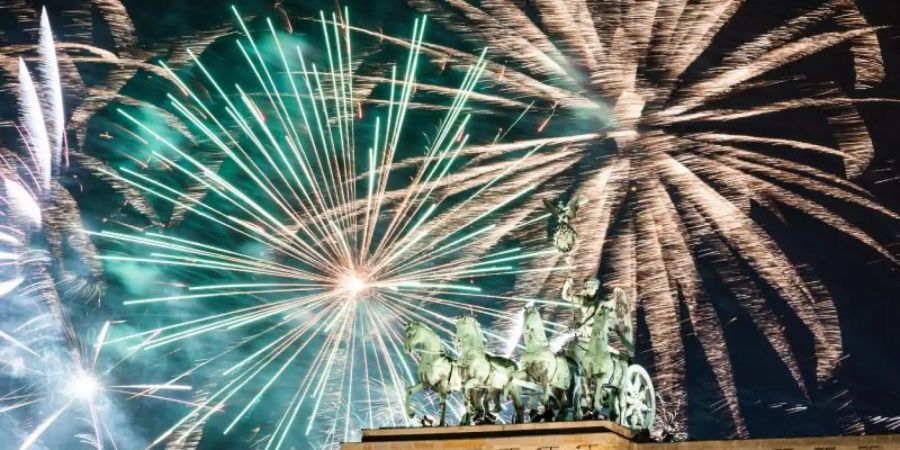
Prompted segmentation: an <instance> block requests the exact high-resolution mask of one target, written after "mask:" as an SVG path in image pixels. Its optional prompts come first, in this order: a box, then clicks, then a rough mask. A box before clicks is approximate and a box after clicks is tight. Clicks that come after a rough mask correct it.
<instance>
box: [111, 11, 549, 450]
mask: <svg viewBox="0 0 900 450" xmlns="http://www.w3.org/2000/svg"><path fill="white" fill-rule="evenodd" d="M235 14H236V15H237V12H236V11H235ZM347 16H348V13H347V12H346V11H344V14H343V16H342V17H341V18H340V19H339V18H338V17H337V16H336V15H332V16H331V18H330V20H326V18H325V17H324V15H322V16H321V17H320V23H321V27H322V40H321V41H320V42H321V44H322V45H321V46H320V48H319V49H318V51H319V59H318V60H316V58H315V57H311V56H309V54H308V53H307V52H306V51H303V50H301V49H300V47H299V46H297V45H295V44H292V43H290V40H289V38H288V37H286V36H283V35H281V34H279V33H278V32H277V30H276V29H275V27H274V26H273V25H272V23H271V22H267V28H266V29H264V30H263V31H262V32H261V34H259V35H256V36H254V35H253V34H252V33H251V32H250V30H249V29H248V28H247V27H246V26H245V25H244V24H243V22H241V24H242V28H243V32H244V35H245V36H244V39H241V40H239V41H238V47H239V50H240V52H241V55H242V56H243V57H244V59H243V61H242V62H241V64H242V65H241V66H240V67H241V69H240V71H239V74H240V75H243V76H244V77H245V78H249V79H250V81H249V82H248V83H249V84H248V86H250V87H245V86H244V85H242V83H237V84H234V85H233V87H226V86H227V85H226V83H224V82H222V81H221V79H220V78H221V77H220V76H214V75H213V73H214V72H215V71H214V70H213V69H212V68H209V67H207V66H206V65H205V64H204V63H203V62H202V61H201V60H200V58H197V57H194V58H193V62H194V65H195V67H196V69H197V71H199V73H201V74H202V78H203V83H204V85H205V86H206V89H208V90H209V91H210V92H212V93H214V96H215V98H210V99H209V100H205V99H203V98H201V96H200V95H198V94H197V92H196V84H194V83H191V82H188V81H185V80H182V79H181V78H179V76H178V75H176V73H175V72H174V71H173V70H172V69H170V68H169V67H166V66H165V65H164V66H163V68H164V70H166V71H167V72H169V73H170V74H171V77H172V79H175V80H179V81H177V85H178V87H179V89H180V92H179V93H178V95H170V96H169V99H170V101H171V106H172V108H173V109H174V110H176V111H177V112H178V113H179V114H180V115H181V117H183V120H184V121H185V122H186V123H189V124H190V126H191V127H192V128H193V129H195V130H196V132H197V134H198V136H202V137H203V139H204V140H205V141H206V142H207V143H208V145H211V146H214V147H215V148H216V149H217V150H218V151H220V152H221V153H222V154H224V155H225V165H223V166H222V169H220V170H218V171H217V170H215V169H213V168H210V167H208V166H206V165H204V164H203V163H202V162H200V161H198V160H196V159H195V158H193V157H192V155H191V152H190V151H188V150H187V149H184V148H182V147H181V146H179V145H178V144H177V142H173V141H171V140H169V139H168V138H167V137H166V135H165V133H164V130H161V129H157V128H154V127H153V126H151V125H148V124H147V123H145V122H144V121H142V120H141V119H140V118H139V117H138V116H137V115H136V114H133V113H129V112H127V111H122V112H121V114H122V117H123V120H124V121H125V122H127V123H129V124H130V126H131V128H132V130H133V131H134V133H135V134H136V135H138V136H141V137H142V138H141V140H143V141H144V142H145V143H147V148H148V149H149V151H150V158H151V160H152V161H153V162H154V163H155V164H159V165H160V166H162V167H165V168H166V169H167V170H166V172H165V174H164V176H156V177H155V176H151V175H145V174H143V173H139V172H137V171H133V170H130V169H128V168H122V169H120V170H119V172H118V173H113V172H109V173H108V175H109V176H110V177H118V179H119V180H120V181H121V182H122V183H127V184H129V185H130V186H132V187H133V188H135V189H138V190H140V191H142V192H145V193H147V194H148V195H149V196H151V197H154V198H155V199H156V200H159V201H162V202H167V203H169V204H171V205H173V206H174V207H177V208H181V209H183V210H185V211H188V214H187V216H186V217H185V220H184V222H183V223H182V224H181V225H180V226H179V227H178V228H177V229H172V230H167V231H165V232H156V231H146V232H143V233H134V232H125V233H123V232H119V231H112V230H105V231H102V232H100V233H99V234H98V236H97V237H98V238H99V239H101V240H103V241H105V242H107V243H109V244H110V245H111V246H113V245H115V244H116V243H120V244H121V246H120V247H117V248H120V249H122V251H121V252H114V251H107V252H105V254H104V256H102V258H103V259H104V260H105V261H106V264H107V268H108V269H110V268H113V267H115V266H116V265H126V264H136V265H138V266H140V267H153V268H156V269H157V270H159V271H164V272H165V273H171V274H174V275H173V276H174V278H169V277H168V276H167V277H164V278H165V280H166V281H165V284H163V283H158V284H156V285H155V286H165V288H164V289H165V290H167V291H168V292H166V293H164V294H162V295H154V296H149V297H145V298H135V299H131V300H128V301H126V302H125V305H127V306H129V307H133V308H134V309H135V311H159V312H163V311H173V312H172V313H168V314H166V315H167V316H168V317H170V318H173V319H174V320H172V321H171V322H169V323H163V324H160V325H159V326H158V327H154V328H152V329H148V330H147V331H144V332H141V333H137V334H133V335H129V336H125V337H123V338H122V339H126V338H138V337H141V338H145V339H146V342H145V348H147V349H153V348H158V347H162V346H173V347H177V346H185V347H186V346H191V345H193V343H195V342H207V343H209V342H212V343H214V344H216V345H215V346H217V347H218V350H217V351H215V352H213V353H212V354H210V355H207V356H206V357H204V359H202V361H201V362H199V363H198V364H197V365H196V366H195V367H192V368H190V369H188V370H187V371H185V372H184V373H183V374H182V376H181V377H179V378H176V379H175V380H173V382H175V381H177V380H178V379H180V378H183V377H189V376H194V375H197V374H207V375H212V374H215V375H214V376H215V377H216V378H217V379H218V380H219V382H218V383H217V386H216V388H215V389H212V390H211V391H210V394H209V395H208V396H206V398H205V400H204V401H203V402H202V404H201V406H200V407H198V408H196V409H194V410H193V411H192V412H190V413H189V414H187V415H186V416H185V417H184V418H182V420H180V421H178V422H177V423H175V424H174V425H173V426H172V427H171V429H170V430H169V431H168V432H166V433H164V434H162V435H161V436H159V438H158V439H157V440H156V441H155V442H153V443H151V446H153V445H156V444H158V443H160V442H164V441H172V440H175V441H178V440H180V439H185V437H186V436H189V435H191V433H192V432H194V431H196V430H197V429H198V427H201V426H202V425H201V424H205V423H206V422H207V421H208V420H209V419H211V418H214V415H215V413H216V412H217V411H220V410H221V409H222V408H224V407H225V405H229V407H228V410H227V412H226V413H225V414H224V419H223V420H225V421H226V423H225V425H224V426H223V428H222V431H223V432H224V433H225V434H229V433H233V432H235V430H236V429H238V427H241V426H246V424H245V423H247V422H251V421H253V420H254V419H255V416H254V415H253V413H254V412H255V413H257V414H263V415H265V414H267V413H268V412H269V411H273V409H272V408H268V410H269V411H266V412H259V409H260V408H259V405H260V404H262V403H273V402H274V403H277V404H278V407H277V408H276V409H274V410H277V411H279V413H278V414H277V415H275V416H274V418H271V419H270V423H271V426H270V427H269V429H270V435H269V437H268V440H267V441H266V443H265V446H264V448H266V449H279V448H286V447H287V446H289V445H290V443H291V439H290V438H289V436H291V433H298V432H302V433H303V434H305V435H311V434H313V435H315V434H318V436H317V437H318V438H319V439H320V441H321V442H326V443H327V442H332V443H334V442H337V441H340V440H349V439H353V438H355V437H356V436H355V435H354V434H353V433H354V432H355V430H356V429H358V425H366V424H368V425H369V426H372V425H374V426H379V425H385V424H389V425H399V424H403V423H407V422H405V419H404V421H401V422H400V423H398V422H397V418H396V417H394V416H390V415H384V414H380V412H379V410H378V409H377V408H375V407H374V406H373V405H377V404H380V403H385V402H386V403H396V402H397V400H396V399H397V398H402V396H403V387H404V386H405V385H408V384H409V383H414V382H415V381H414V370H415V369H414V366H413V365H411V364H410V363H409V359H408V357H407V356H406V355H404V354H403V351H402V347H403V345H402V336H401V335H402V326H403V324H404V322H407V321H412V320H418V321H423V322H426V323H428V324H430V325H431V326H433V327H435V328H436V329H438V330H440V332H441V333H442V335H443V336H444V337H445V338H447V337H449V336H450V334H449V333H450V324H452V321H453V316H456V315H460V314H475V315H477V316H478V317H479V318H481V320H484V321H496V320H499V319H508V318H509V317H511V315H512V313H510V312H507V308H508V307H509V306H510V305H523V304H525V303H529V302H533V303H537V304H542V303H545V304H561V302H559V301H556V300H542V299H535V298H523V297H512V296H503V295H492V294H490V293H487V292H482V289H481V288H480V287H479V283H476V280H478V279H481V278H484V277H502V276H510V277H513V276H515V275H516V274H517V273H518V272H519V267H520V266H521V265H523V264H525V263H526V262H528V261H532V260H536V259H540V258H545V257H546V255H548V254H550V253H552V252H554V251H555V250H553V249H551V248H549V247H544V248H540V249H527V250H524V249H521V248H520V247H518V246H510V245H497V244H498V243H497V239H496V233H498V232H503V233H505V232H509V231H512V230H509V229H505V228H502V227H497V226H496V225H495V221H496V218H497V217H498V216H501V215H503V214H505V213H506V212H507V211H508V210H509V209H511V208H513V207H514V206H515V205H517V204H518V202H519V201H520V199H521V198H522V197H523V196H525V195H527V194H528V193H529V192H531V191H532V190H533V189H534V187H535V186H520V187H518V188H517V189H516V190H514V191H509V190H506V189H501V188H498V186H499V182H500V181H501V180H502V179H503V178H504V177H505V176H506V173H500V174H496V175H495V176H493V177H490V179H488V180H485V183H483V184H482V185H480V186H478V187H475V188H473V189H469V190H466V191H463V192H459V193H458V195H453V196H448V195H437V193H436V191H435V187H436V186H439V185H441V184H442V183H445V182H446V180H447V179H448V177H449V174H452V173H453V172H454V171H455V168H454V167H455V164H456V156H457V155H458V154H459V152H460V151H461V150H462V149H463V148H465V147H466V145H467V144H468V142H469V135H468V134H467V132H466V128H467V125H468V124H469V122H470V117H469V115H468V114H467V113H466V108H467V105H468V103H469V101H470V99H471V98H472V97H473V96H476V94H477V93H476V92H475V90H476V87H477V86H478V84H479V82H480V79H481V75H482V73H483V71H484V70H485V65H486V60H485V59H484V53H482V54H481V57H479V58H476V59H475V60H474V61H473V64H472V65H471V66H470V67H469V68H468V70H467V71H466V73H465V75H464V77H463V80H462V82H461V84H460V86H459V87H458V88H456V89H454V92H456V95H455V96H453V98H452V99H451V101H450V104H449V106H447V107H445V108H443V111H444V112H443V113H442V114H443V116H442V118H441V119H440V120H434V121H433V122H423V119H421V118H419V117H417V115H418V114H419V113H418V112H416V111H414V110H412V109H411V108H410V105H411V104H412V102H413V98H414V95H415V93H416V86H417V83H416V73H417V65H418V63H419V60H420V56H421V51H422V48H423V36H424V32H425V19H424V18H423V19H420V20H417V21H416V22H415V24H414V26H413V34H412V38H411V39H410V41H409V42H410V48H409V53H408V55H407V56H406V58H405V61H402V62H401V63H400V64H395V65H394V66H393V67H392V68H391V69H390V75H389V76H387V77H385V79H386V80H388V81H387V83H386V90H387V92H386V97H387V99H386V101H384V102H381V103H380V104H381V107H380V108H379V110H378V113H375V114H368V112H369V110H370V108H369V106H367V104H364V102H363V101H362V100H361V99H358V98H356V97H355V96H354V92H355V91H354V83H357V82H358V78H357V76H356V74H355V73H354V71H353V68H354V67H355V61H354V59H353V52H352V46H351V44H352V42H353V40H352V39H351V29H350V27H348V26H347V25H346V20H347ZM238 20H240V16H238ZM250 89H252V90H255V91H257V92H262V93H263V94H262V95H249V94H248V93H247V92H249V90H250ZM423 125H426V128H428V129H434V131H433V133H430V134H429V139H428V141H427V142H426V143H416V142H417V141H416V139H418V135H419V134H420V132H421V131H423V128H422V127H423ZM411 146H413V147H424V153H423V154H422V161H421V164H418V165H417V166H416V167H414V168H413V169H412V170H405V171H398V170H395V169H394V161H395V159H396V158H397V157H398V153H403V154H409V153H410V152H411V151H413V150H411V149H410V147H411ZM540 148H541V145H540V144H535V145H533V146H531V148H530V149H528V150H527V151H525V152H524V155H522V156H520V157H519V158H517V159H516V160H514V161H511V162H510V164H509V166H510V170H513V168H515V167H517V166H519V165H522V164H525V162H526V161H527V160H528V157H529V156H530V155H531V154H533V153H535V152H537V151H538V150H539V149H540ZM176 176H177V177H176ZM178 178H180V179H182V180H185V181H190V182H191V183H199V184H202V185H203V186H204V188H205V189H206V190H207V191H208V194H206V195H205V196H204V197H202V198H200V199H198V198H196V197H192V196H191V194H190V193H189V192H186V191H185V190H183V189H181V188H180V187H179V186H181V185H182V184H181V183H178V182H177V181H173V180H177V179H178ZM400 186H402V190H401V191H397V190H396V189H397V188H398V187H400ZM488 199H489V200H490V201H491V206H490V207H488V208H471V207H470V205H472V204H474V203H475V202H478V201H482V200H488ZM537 270H538V271H545V270H560V269H559V268H538V269H537ZM173 286H175V287H173ZM188 305H190V306H188ZM493 338H494V339H502V337H500V336H496V335H494V336H493ZM223 342H228V343H227V344H225V343H223ZM360 380H365V382H363V383H360ZM376 386H377V388H376ZM388 391H389V392H388ZM386 392H388V393H386ZM276 393H277V394H278V395H276ZM360 406H362V407H363V408H364V409H363V410H362V412H360V410H359V407H360ZM394 406H395V407H397V408H401V405H400V404H396V405H394ZM420 407H424V406H422V404H421V403H420ZM252 416H253V417H252ZM384 421H387V422H384ZM323 430H324V431H323Z"/></svg>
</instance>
